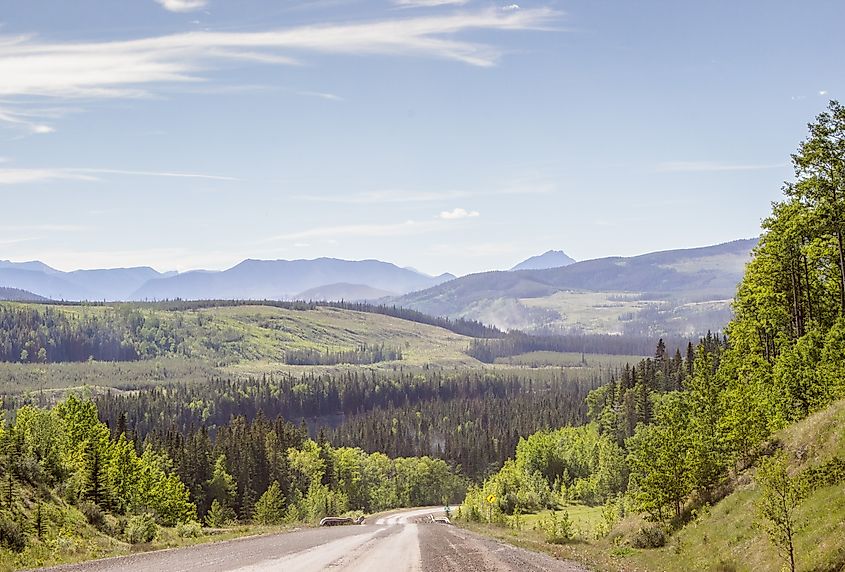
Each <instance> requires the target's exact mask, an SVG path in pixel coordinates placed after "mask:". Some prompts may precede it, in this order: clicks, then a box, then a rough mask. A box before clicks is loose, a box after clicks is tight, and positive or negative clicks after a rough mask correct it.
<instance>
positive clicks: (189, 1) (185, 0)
mask: <svg viewBox="0 0 845 572" xmlns="http://www.w3.org/2000/svg"><path fill="white" fill-rule="evenodd" d="M155 1H156V2H157V3H158V4H161V5H162V6H163V7H164V9H165V10H169V11H171V12H193V11H194V10H199V9H201V8H205V7H206V5H207V4H208V0H155Z"/></svg>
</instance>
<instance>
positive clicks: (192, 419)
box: [3, 370, 606, 478]
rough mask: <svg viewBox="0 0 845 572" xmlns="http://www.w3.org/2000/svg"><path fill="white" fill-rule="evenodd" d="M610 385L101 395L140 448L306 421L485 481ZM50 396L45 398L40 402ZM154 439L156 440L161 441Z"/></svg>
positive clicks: (443, 381)
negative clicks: (178, 437)
mask: <svg viewBox="0 0 845 572" xmlns="http://www.w3.org/2000/svg"><path fill="white" fill-rule="evenodd" d="M605 382H606V379H604V378H603V377H601V376H600V375H599V374H598V373H596V374H594V375H592V376H577V377H572V378H570V377H569V376H568V375H567V373H566V372H565V371H552V372H546V373H545V374H544V375H543V376H539V375H538V374H537V373H532V372H510V373H505V372H501V373H499V372H473V371H460V372H453V373H444V372H440V371H429V372H424V373H408V372H406V373H396V374H389V375H388V374H386V373H377V372H361V371H355V370H351V371H348V372H345V373H343V374H322V375H317V374H313V373H310V374H305V375H288V374H281V375H265V376H262V377H259V378H243V379H222V378H215V379H212V380H210V381H209V382H207V383H190V384H182V383H179V384H169V385H161V386H157V387H150V388H144V389H140V390H138V391H134V392H124V391H108V392H105V393H102V394H100V395H98V396H96V397H94V400H95V402H96V404H97V406H98V409H99V412H100V416H101V418H102V420H103V421H104V422H106V423H107V424H108V426H110V427H113V428H115V427H121V428H126V429H127V430H128V432H129V434H130V435H132V436H133V439H135V441H136V443H137V446H138V447H139V448H140V447H142V446H143V443H144V441H145V439H146V438H147V437H148V436H151V435H153V436H159V437H160V435H161V434H162V432H167V433H172V434H183V435H184V434H187V433H188V432H190V431H192V430H194V429H202V430H204V431H206V432H207V433H208V434H209V435H211V436H212V437H213V436H215V435H216V434H217V431H218V430H219V429H220V428H221V427H224V426H226V425H227V424H228V423H229V421H230V420H231V419H233V418H236V417H243V418H244V419H246V420H247V421H249V422H251V421H253V420H255V419H258V418H259V417H263V418H265V419H276V418H277V417H281V418H284V419H286V420H289V421H291V422H293V423H295V424H297V426H299V425H300V424H302V423H304V424H305V426H306V428H307V430H308V431H309V433H310V434H311V435H312V436H316V435H318V434H319V433H320V431H321V429H323V430H325V434H326V436H327V437H328V438H329V440H330V441H331V442H332V443H333V444H335V445H338V446H340V445H345V446H355V447H361V448H362V449H364V450H365V451H368V452H377V451H380V452H383V453H386V454H388V455H390V456H395V457H402V456H432V457H436V458H440V459H444V460H446V461H448V462H449V463H450V464H451V465H453V466H459V467H460V468H461V469H462V471H463V473H464V474H466V475H468V476H471V477H474V478H483V477H484V476H485V475H487V474H489V473H490V472H491V471H493V470H496V469H497V468H498V467H499V466H500V465H501V463H502V462H503V461H504V459H505V458H506V457H507V456H508V455H509V454H510V452H511V451H512V450H513V448H514V447H515V446H516V444H517V442H518V441H519V438H520V437H521V436H524V435H528V434H530V433H532V432H534V431H537V430H538V429H541V428H546V427H558V426H561V425H570V424H582V423H584V422H585V421H586V419H587V406H586V404H585V398H586V397H587V395H588V393H589V392H590V391H591V390H593V389H595V388H597V387H599V386H600V385H602V384H603V383H605ZM42 399H43V401H42ZM30 403H31V404H34V405H46V404H47V401H46V397H42V396H41V395H40V394H33V395H29V396H26V397H21V396H13V395H9V396H6V397H5V399H4V401H3V405H4V407H6V408H8V409H10V410H14V409H16V408H19V407H21V406H22V405H24V404H30ZM159 437H156V438H159Z"/></svg>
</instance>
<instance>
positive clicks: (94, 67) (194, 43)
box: [0, 0, 559, 132]
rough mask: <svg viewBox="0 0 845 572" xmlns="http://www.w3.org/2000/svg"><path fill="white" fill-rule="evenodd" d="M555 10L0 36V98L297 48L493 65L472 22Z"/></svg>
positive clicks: (79, 89)
mask: <svg viewBox="0 0 845 572" xmlns="http://www.w3.org/2000/svg"><path fill="white" fill-rule="evenodd" d="M171 1H172V0H171ZM558 16H559V13H558V12H556V11H554V10H551V9H548V8H537V9H531V10H520V11H518V12H508V13H505V12H502V11H500V10H495V9H484V10H476V11H473V12H460V13H453V14H447V15H438V16H429V17H416V18H404V19H387V20H376V21H370V22H360V23H359V22H355V23H351V24H323V25H309V26H299V27H292V28H283V29H276V30H269V31H264V32H208V31H197V32H185V33H179V34H170V35H165V36H153V37H146V38H139V39H134V40H115V41H103V42H50V41H42V40H40V39H38V38H36V37H34V36H29V35H23V36H0V77H2V78H3V81H2V82H0V98H4V99H5V100H7V101H8V100H11V101H14V102H15V105H16V106H18V107H20V106H24V108H25V107H26V101H24V102H22V99H23V98H26V99H27V100H28V101H29V102H30V103H31V102H32V101H33V99H32V98H39V100H40V101H43V99H40V98H45V97H51V98H64V99H73V98H88V99H95V98H132V97H135V98H137V97H144V96H149V95H150V94H151V93H154V92H155V87H160V86H162V85H173V84H177V83H181V84H184V83H187V82H193V83H197V82H201V81H203V80H204V79H205V75H204V74H207V73H209V70H210V69H211V68H213V67H214V64H215V63H217V64H219V63H220V62H221V61H227V60H228V61H232V60H248V61H251V62H260V63H265V64H273V65H279V64H283V65H293V64H298V63H300V57H301V55H302V54H303V53H318V54H336V55H348V54H357V55H373V54H377V55H387V56H415V57H429V58H440V59H448V60H454V61H458V62H462V63H465V64H468V65H474V66H493V65H495V64H496V62H497V60H498V59H499V58H500V57H501V56H502V54H503V51H502V50H501V49H499V48H497V47H495V46H492V45H489V44H484V43H480V42H478V41H477V40H470V39H460V38H458V37H457V36H460V35H462V34H464V33H466V32H473V31H479V30H545V29H549V26H550V24H551V22H552V21H553V20H555V19H556V18H557V17H558ZM33 105H34V104H33ZM2 112H3V113H4V115H2V116H0V121H2V122H6V123H18V124H20V123H22V122H24V120H25V121H27V122H29V123H30V124H32V125H33V126H36V125H41V123H37V122H36V121H35V120H34V119H29V118H26V119H25V118H24V117H23V116H22V113H21V111H20V110H18V111H14V112H11V111H9V110H7V109H4V110H2ZM33 129H34V130H36V131H42V132H43V131H44V129H43V128H41V127H33Z"/></svg>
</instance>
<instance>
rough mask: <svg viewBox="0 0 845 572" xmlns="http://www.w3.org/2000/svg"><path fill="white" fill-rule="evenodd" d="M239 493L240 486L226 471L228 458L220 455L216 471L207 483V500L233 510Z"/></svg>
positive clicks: (216, 461)
mask: <svg viewBox="0 0 845 572" xmlns="http://www.w3.org/2000/svg"><path fill="white" fill-rule="evenodd" d="M237 491H238V484H237V483H236V482H235V478H234V477H233V476H232V475H231V474H229V471H228V470H226V456H225V455H220V456H219V457H217V459H216V460H215V461H214V470H213V471H212V473H211V478H210V479H209V480H208V482H207V483H206V498H207V499H209V500H211V501H212V502H214V501H217V502H218V503H219V504H220V505H222V506H225V507H229V508H231V507H232V506H233V504H234V501H235V494H236V493H237Z"/></svg>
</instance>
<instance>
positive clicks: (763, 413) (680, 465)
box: [467, 102, 845, 545]
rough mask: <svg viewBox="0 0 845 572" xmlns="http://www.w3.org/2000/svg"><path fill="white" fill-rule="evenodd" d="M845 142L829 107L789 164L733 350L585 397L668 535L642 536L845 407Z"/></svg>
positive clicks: (644, 373) (646, 507)
mask: <svg viewBox="0 0 845 572" xmlns="http://www.w3.org/2000/svg"><path fill="white" fill-rule="evenodd" d="M843 141H845V108H843V107H842V106H841V105H840V104H838V103H836V102H831V104H830V108H829V111H828V112H826V113H823V114H821V115H820V116H819V117H818V118H817V120H816V122H815V123H813V124H811V125H810V135H809V137H808V138H807V140H805V141H804V142H802V143H801V145H800V146H799V149H798V152H797V153H796V154H795V155H794V156H793V165H794V167H795V174H796V180H795V182H793V183H788V184H787V185H786V187H785V189H784V190H785V194H786V200H785V201H783V202H780V203H776V204H774V205H773V212H772V216H770V217H769V218H767V219H766V220H765V221H764V223H763V229H764V233H763V235H762V237H761V239H760V242H759V244H758V246H757V247H756V249H755V251H754V254H753V258H752V260H751V262H750V263H749V265H748V267H747V269H746V274H745V277H744V278H743V281H742V283H741V284H740V286H739V290H738V294H737V297H736V300H735V304H734V307H735V311H736V316H735V318H734V320H733V321H732V322H731V323H730V324H729V326H728V328H727V339H724V338H721V337H719V336H708V337H707V338H705V339H703V340H701V342H700V343H699V344H698V345H697V347H695V348H694V351H690V350H689V349H688V351H687V356H686V357H685V358H683V359H681V358H680V356H679V355H678V354H677V353H676V354H675V355H674V356H673V357H671V358H670V359H668V360H667V359H666V356H665V355H664V356H663V357H661V356H660V354H661V353H662V352H661V350H660V348H658V352H657V356H656V359H655V360H647V361H645V362H644V363H641V364H640V365H638V366H637V367H635V368H633V369H631V370H626V371H625V373H624V374H623V376H622V377H621V378H617V379H616V380H615V382H614V383H613V384H611V385H609V386H608V387H604V388H601V389H598V390H596V391H595V392H593V393H592V394H591V395H590V397H589V398H588V402H589V406H590V415H591V418H592V419H593V424H592V426H593V427H594V428H595V431H596V432H597V433H598V435H599V436H600V437H601V438H603V439H606V441H607V442H608V443H610V444H612V445H613V446H617V447H620V448H621V449H622V451H624V455H625V463H624V470H625V473H626V474H627V475H628V482H627V486H626V487H622V489H621V490H624V491H626V495H627V499H628V501H629V503H630V505H631V506H633V507H634V508H635V509H636V510H637V511H639V512H641V513H644V514H645V515H647V517H648V518H649V519H650V520H652V521H654V522H656V523H658V525H659V526H658V527H657V528H656V529H655V530H654V531H652V532H649V534H647V535H646V536H648V537H649V538H650V540H649V542H654V544H653V545H659V544H662V543H664V542H665V541H666V536H665V533H666V531H670V532H671V530H673V529H674V528H676V527H678V526H682V525H683V524H684V523H685V522H686V521H687V520H688V519H689V518H690V516H691V515H692V514H693V513H694V510H695V509H697V508H699V507H701V506H704V505H707V504H710V503H712V502H714V501H716V500H718V499H719V498H721V497H722V496H723V495H725V494H727V493H728V492H730V489H731V484H732V481H731V476H732V475H736V474H737V473H738V472H740V471H742V470H743V469H745V468H747V467H749V466H751V465H752V464H753V463H755V462H756V461H757V460H758V459H759V457H760V456H765V455H767V454H768V453H769V452H770V451H767V450H765V448H764V447H762V445H763V444H764V442H765V441H766V440H767V439H768V438H769V437H770V436H771V435H772V434H773V433H774V432H775V431H777V430H779V429H781V428H783V427H784V426H785V425H787V424H789V423H791V422H794V421H797V420H799V419H802V418H804V417H806V416H807V415H808V414H810V413H812V412H814V411H817V410H820V409H822V408H825V407H827V406H828V405H829V404H830V403H831V402H832V401H834V400H836V399H840V398H842V397H845V252H843V236H842V235H843V229H842V225H843V224H845V220H843V219H845V193H843V192H842V174H843V173H845V153H843V152H842V151H843V147H842V146H843ZM526 446H527V445H526ZM561 447H562V448H563V449H566V448H567V446H566V445H565V444H564V445H562V446H561V445H558V446H557V447H555V448H554V451H558V450H559V449H560V448H561ZM556 454H558V453H556ZM552 458H554V457H552ZM772 462H773V461H770V460H768V459H763V460H762V461H761V465H762V466H763V467H768V466H769V465H771V463H772ZM549 466H550V467H554V472H555V473H556V474H557V473H560V472H561V470H563V469H561V465H559V464H552V465H549ZM543 467H546V465H543ZM543 467H541V472H542V470H543ZM567 468H568V466H567ZM781 468H782V471H781V473H782V474H785V469H783V467H781ZM769 472H770V471H769ZM765 474H766V471H763V480H764V481H766V477H765ZM518 477H519V478H518V479H511V480H509V481H507V482H508V483H509V484H508V485H507V486H508V487H511V488H512V489H513V490H514V491H515V492H514V493H513V494H515V495H516V496H517V498H519V494H520V491H523V490H525V491H531V490H532V488H531V487H532V486H533V485H532V482H531V481H532V478H533V477H532V473H531V472H530V471H527V470H526V471H522V472H520V473H518ZM784 478H787V477H784ZM546 480H548V479H546ZM770 480H771V479H770ZM494 481H495V477H494V478H493V479H491V480H490V481H489V483H487V484H485V487H488V485H489V486H492V484H490V483H494ZM497 482H502V479H499V481H497ZM764 484H765V483H764ZM769 484H771V483H769ZM767 486H768V485H767ZM485 490H486V489H485ZM509 490H510V489H509ZM476 496H477V495H476ZM476 496H471V499H476ZM782 500H783V499H781V501H782ZM790 502H792V501H790ZM795 502H798V501H795ZM518 506H519V504H517V507H518ZM784 506H786V505H784ZM508 508H509V507H508V506H503V507H501V509H502V511H505V510H507V509H508ZM467 511H468V512H469V513H472V514H473V515H475V514H476V513H475V512H472V504H470V505H468V506H467ZM481 517H482V518H484V515H483V513H482V515H481ZM773 518H780V517H778V516H777V515H775V516H774V517H773ZM791 542H792V541H791V539H790V540H789V543H790V545H791Z"/></svg>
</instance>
